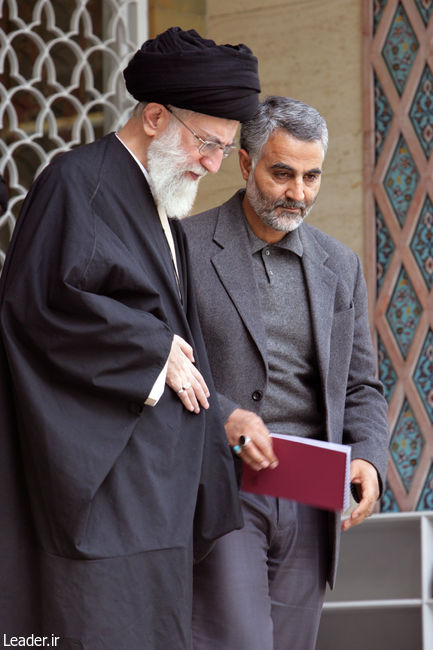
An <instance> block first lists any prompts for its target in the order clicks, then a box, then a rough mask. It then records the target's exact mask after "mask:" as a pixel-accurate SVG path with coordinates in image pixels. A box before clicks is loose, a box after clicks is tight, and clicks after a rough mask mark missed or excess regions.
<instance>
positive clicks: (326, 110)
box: [194, 0, 363, 254]
mask: <svg viewBox="0 0 433 650" xmlns="http://www.w3.org/2000/svg"><path fill="white" fill-rule="evenodd" d="M207 6H208V15H207V21H208V34H207V35H208V36H209V37H210V38H213V39H215V40H216V41H217V42H218V43H224V42H225V43H227V42H228V43H239V42H244V43H246V44H247V45H249V46H250V47H251V48H252V50H253V51H254V53H255V54H256V56H257V57H258V59H259V73H260V79H261V83H262V90H263V94H262V96H263V95H264V94H281V95H290V96H292V97H296V98H298V99H302V100H303V101H305V102H307V103H309V104H312V105H313V106H315V107H316V108H318V110H319V111H320V112H321V113H322V114H323V115H324V117H325V118H326V120H327V122H328V128H329V132H330V146H329V151H328V155H327V158H326V160H325V173H324V182H323V186H322V190H321V194H320V198H319V200H318V203H317V206H315V208H314V209H313V211H312V213H311V215H310V217H309V219H310V221H311V222H312V223H316V225H319V226H320V228H322V229H323V230H325V231H326V232H329V233H330V234H332V235H334V236H335V237H337V238H338V239H340V240H341V241H343V242H344V243H346V244H347V245H348V246H350V247H351V248H353V249H354V250H356V252H358V253H360V254H361V253H362V251H363V241H362V232H363V209H362V112H361V109H362V106H361V101H362V97H361V36H362V34H361V9H362V3H361V2H360V1H359V0H326V2H323V0H303V1H296V2H295V1H293V0H286V1H285V2H279V3H277V2H275V1H274V2H271V0H263V1H261V2H256V0H238V2H237V3H236V4H234V3H233V2H229V1H228V0H218V1H217V0H208V5H207ZM224 164H225V165H228V166H229V168H228V169H229V170H230V171H231V173H229V171H225V172H220V173H219V175H217V176H215V177H212V178H207V179H205V180H204V181H203V183H202V186H201V188H200V191H199V196H198V199H197V202H196V206H195V208H194V210H195V211H199V210H203V209H206V208H207V207H211V206H212V205H215V203H218V202H221V201H223V200H225V199H226V198H228V197H229V196H230V195H231V194H232V193H233V192H234V191H235V189H236V187H237V186H238V185H239V183H240V182H241V181H240V174H239V173H238V171H237V162H234V161H232V160H229V161H225V163H224Z"/></svg>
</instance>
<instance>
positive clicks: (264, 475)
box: [241, 433, 350, 511]
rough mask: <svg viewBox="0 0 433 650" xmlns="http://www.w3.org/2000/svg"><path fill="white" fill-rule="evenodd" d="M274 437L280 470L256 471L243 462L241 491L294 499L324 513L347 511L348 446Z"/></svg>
mask: <svg viewBox="0 0 433 650" xmlns="http://www.w3.org/2000/svg"><path fill="white" fill-rule="evenodd" d="M271 435H272V438H273V445H274V451H275V454H276V456H277V458H278V460H279V465H278V467H277V468H276V469H262V470H260V471H258V472H256V471H255V470H253V469H251V467H250V466H249V465H247V464H246V463H244V465H243V473H242V486H241V487H242V490H244V491H245V492H253V493H255V494H266V495H268V496H274V497H282V498H285V499H293V500H294V501H299V502H300V503H305V504H308V505H312V506H316V507H317V508H323V509H325V510H335V511H342V510H346V508H348V506H349V493H350V447H349V446H348V445H339V444H336V443H330V442H323V441H321V440H312V439H310V438H299V437H297V436H290V435H287V436H286V435H283V434H276V433H273V434H271Z"/></svg>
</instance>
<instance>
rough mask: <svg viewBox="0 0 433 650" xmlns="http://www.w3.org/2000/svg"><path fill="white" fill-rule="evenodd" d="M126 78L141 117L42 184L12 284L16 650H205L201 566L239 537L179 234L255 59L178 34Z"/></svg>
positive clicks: (51, 170) (25, 225) (9, 347)
mask: <svg viewBox="0 0 433 650" xmlns="http://www.w3.org/2000/svg"><path fill="white" fill-rule="evenodd" d="M125 79H126V83H127V87H128V89H129V90H130V92H132V94H133V95H134V96H135V97H136V98H137V100H138V101H139V103H138V106H137V107H136V109H135V111H134V113H133V115H132V117H131V118H130V120H129V121H128V122H127V124H126V125H125V126H124V127H123V128H122V129H121V130H120V131H119V133H117V134H114V133H111V134H109V135H107V136H105V137H103V138H102V139H100V140H98V141H97V142H94V143H92V144H88V145H84V146H82V147H79V148H77V149H75V150H74V151H71V152H69V153H66V154H64V155H62V156H59V157H58V158H57V159H56V160H54V161H53V162H52V163H51V164H50V165H49V166H48V167H47V168H46V169H45V170H44V171H43V172H42V173H41V174H40V176H39V177H38V178H37V179H36V181H35V183H34V185H33V187H32V188H31V190H30V192H29V194H28V196H27V198H26V201H25V203H24V205H23V209H22V212H21V215H20V217H19V219H18V222H17V226H16V229H15V232H14V236H13V240H12V242H11V245H10V248H9V252H8V256H7V259H6V263H5V267H4V271H3V274H2V279H1V284H0V319H1V323H0V324H1V341H0V342H1V346H0V361H1V365H0V370H1V381H2V385H1V386H0V395H1V398H2V400H3V402H4V403H2V404H0V431H1V436H0V459H1V462H2V463H3V467H0V476H1V481H2V484H1V485H0V488H1V489H0V518H1V520H2V524H3V526H2V529H3V533H2V535H1V536H0V558H1V563H2V566H1V567H0V575H1V584H0V594H1V595H0V601H1V602H0V630H1V632H2V634H3V638H4V640H6V641H7V642H8V643H9V644H10V643H11V638H12V637H15V639H16V638H19V640H21V639H24V640H25V638H28V637H29V635H32V638H34V637H35V635H38V637H39V638H38V640H41V639H42V637H46V639H45V643H42V642H38V643H37V645H51V646H52V647H56V648H61V649H72V648H74V649H75V648H77V649H78V648H83V649H85V650H120V649H125V650H126V649H127V650H168V649H170V650H171V649H173V650H174V649H176V650H183V649H189V648H190V647H191V630H190V625H191V600H192V594H191V592H192V586H191V583H192V561H193V555H194V556H195V557H196V558H200V557H202V556H203V554H204V553H206V552H207V550H208V548H209V546H210V544H211V543H212V541H213V540H214V539H216V538H217V537H219V536H221V535H223V534H225V533H226V532H228V531H230V530H233V529H235V528H239V527H240V526H241V524H242V520H241V515H240V508H239V503H238V496H237V486H236V481H235V476H234V470H233V463H232V457H231V453H230V450H229V447H228V444H227V440H226V437H225V433H224V427H223V423H222V421H221V417H220V413H219V410H218V405H217V403H216V398H215V394H214V387H213V383H212V378H211V376H210V372H209V367H208V361H207V356H206V352H205V347H204V343H203V338H202V334H201V330H200V325H199V320H198V317H197V310H196V305H195V300H194V296H193V290H192V284H191V280H190V269H189V262H188V257H187V249H186V241H185V237H184V234H183V229H182V227H181V225H180V223H179V221H177V220H176V219H173V218H171V219H169V217H182V216H183V215H185V214H186V213H187V212H188V211H189V209H190V207H191V205H192V202H193V200H194V196H195V192H196V189H197V184H198V181H199V179H200V178H201V177H202V176H203V175H204V174H205V173H206V172H216V171H217V170H218V169H219V167H220V165H221V162H222V159H223V158H224V157H225V156H227V155H228V154H229V153H230V151H231V150H232V149H233V147H234V137H235V132H236V129H237V125H238V121H239V120H243V119H247V118H248V117H250V116H251V115H252V114H253V113H254V111H255V108H256V105H257V94H258V92H259V90H260V88H259V82H258V78H257V61H256V59H255V57H253V55H252V54H251V52H250V50H249V49H248V48H247V47H245V46H244V45H238V46H235V47H233V46H230V45H223V46H217V45H215V43H213V41H209V40H206V39H202V38H201V37H200V36H199V35H198V34H197V33H196V32H194V31H189V32H183V31H182V30H180V29H179V28H174V29H169V30H168V31H167V32H165V33H164V34H161V35H160V36H158V37H157V38H156V39H154V40H151V41H148V42H147V43H145V44H144V45H143V47H142V48H141V50H140V51H139V52H138V53H137V54H135V56H134V57H133V59H132V60H131V62H130V64H129V65H128V67H127V68H126V70H125ZM14 643H15V641H14ZM26 643H27V642H26ZM15 645H16V643H15ZM19 645H23V643H19Z"/></svg>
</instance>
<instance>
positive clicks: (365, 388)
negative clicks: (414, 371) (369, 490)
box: [182, 191, 388, 585]
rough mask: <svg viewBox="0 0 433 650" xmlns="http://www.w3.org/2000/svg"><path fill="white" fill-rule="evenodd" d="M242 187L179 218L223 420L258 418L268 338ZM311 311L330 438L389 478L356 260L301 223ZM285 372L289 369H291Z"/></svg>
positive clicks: (334, 525) (335, 540)
mask: <svg viewBox="0 0 433 650" xmlns="http://www.w3.org/2000/svg"><path fill="white" fill-rule="evenodd" d="M243 194H244V192H243V191H239V192H237V193H236V194H235V195H234V196H233V197H232V198H231V199H230V200H229V201H227V202H226V203H224V204H223V205H221V206H219V207H217V208H214V209H212V210H208V211H207V212H203V213H202V214H199V215H196V216H193V217H190V218H188V219H185V220H184V221H183V222H182V223H183V227H184V229H185V231H186V234H187V238H188V244H189V249H190V256H191V261H192V269H193V274H194V281H195V289H196V296H197V300H198V306H199V316H200V321H201V325H202V329H203V334H204V337H205V342H206V346H207V349H208V354H209V361H210V365H211V369H212V374H213V377H214V380H215V385H216V389H217V391H218V393H219V401H220V406H221V409H222V411H223V416H224V417H225V418H227V417H228V416H229V414H230V413H231V412H232V411H233V410H234V408H236V407H237V406H240V407H242V408H244V409H249V410H251V411H254V412H255V413H258V414H260V409H261V403H262V397H263V395H264V394H265V391H266V387H267V382H268V364H267V359H266V335H265V328H264V324H263V321H262V318H261V313H260V299H259V294H258V289H257V285H256V282H255V277H254V271H253V264H252V255H251V247H250V243H249V238H248V233H247V231H246V228H245V224H244V216H243V211H242V204H241V201H242V198H243ZM299 234H300V237H301V241H302V245H303V249H304V253H303V257H302V265H303V269H304V273H305V279H306V285H307V291H308V297H309V301H310V307H311V319H312V327H313V336H314V344H315V349H316V356H317V363H318V372H319V376H320V385H321V393H322V404H323V414H324V422H323V426H324V431H325V435H326V439H327V440H329V441H333V442H339V443H341V442H343V443H346V444H350V445H351V448H352V459H353V458H363V459H365V460H368V461H369V462H371V463H372V464H373V465H374V466H375V467H376V469H377V471H378V474H379V480H380V483H381V487H382V486H383V484H384V482H385V473H386V464H387V455H388V420H387V403H386V400H385V399H384V397H383V390H382V385H381V384H380V382H378V381H377V379H376V378H375V371H376V357H375V353H374V350H373V346H372V343H371V338H370V329H369V323H368V309H367V292H366V286H365V280H364V277H363V273H362V268H361V262H360V259H359V257H358V256H357V255H356V254H355V253H354V252H353V251H351V250H350V249H348V248H347V247H346V246H344V245H343V244H341V243H340V242H338V241H337V240H335V239H334V238H332V237H330V236H329V235H327V234H325V233H323V232H321V231H320V230H318V229H317V228H314V227H313V226H311V225H309V224H308V223H304V224H302V225H301V226H300V228H299ZM288 372H290V368H288ZM330 518H331V529H332V531H333V535H332V544H331V557H330V563H329V575H328V580H329V582H330V584H331V585H332V584H333V582H334V578H335V569H336V563H337V556H338V547H339V535H340V532H339V531H340V522H339V517H338V516H335V515H330Z"/></svg>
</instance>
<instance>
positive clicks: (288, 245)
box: [244, 216, 304, 257]
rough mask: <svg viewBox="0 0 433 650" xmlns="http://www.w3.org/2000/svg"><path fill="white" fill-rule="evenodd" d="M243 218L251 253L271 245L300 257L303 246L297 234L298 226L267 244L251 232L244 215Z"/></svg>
mask: <svg viewBox="0 0 433 650" xmlns="http://www.w3.org/2000/svg"><path fill="white" fill-rule="evenodd" d="M244 220H245V226H246V229H247V232H248V237H249V240H250V244H251V252H252V254H253V255H254V253H257V252H258V251H261V250H263V249H264V248H271V247H273V248H282V249H283V250H287V251H290V252H291V253H295V255H297V256H298V257H302V255H303V252H304V248H303V246H302V242H301V238H300V236H299V228H296V229H295V230H292V231H291V232H288V233H287V234H286V235H285V236H284V237H283V239H282V240H281V241H279V242H277V243H276V244H268V243H267V242H265V241H263V239H260V237H257V235H256V234H255V233H254V232H253V229H252V228H251V226H250V224H249V223H248V220H247V218H246V217H245V216H244Z"/></svg>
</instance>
